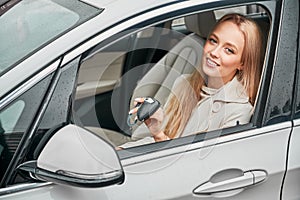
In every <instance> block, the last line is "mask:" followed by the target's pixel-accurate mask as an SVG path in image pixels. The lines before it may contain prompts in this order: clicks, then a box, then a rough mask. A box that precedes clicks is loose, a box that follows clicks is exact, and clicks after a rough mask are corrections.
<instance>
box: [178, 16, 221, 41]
mask: <svg viewBox="0 0 300 200" xmlns="http://www.w3.org/2000/svg"><path fill="white" fill-rule="evenodd" d="M184 21H185V25H186V27H187V29H188V30H190V31H192V32H194V33H196V34H197V35H199V36H200V37H202V38H205V39H206V38H207V37H208V34H209V33H210V31H211V29H212V28H213V27H214V25H215V24H216V17H215V14H214V12H213V11H207V12H202V13H197V14H194V15H190V16H187V17H185V18H184Z"/></svg>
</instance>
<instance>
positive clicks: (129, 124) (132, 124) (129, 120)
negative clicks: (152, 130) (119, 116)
mask: <svg viewBox="0 0 300 200" xmlns="http://www.w3.org/2000/svg"><path fill="white" fill-rule="evenodd" d="M131 116H132V114H128V117H127V125H128V126H129V127H132V126H134V125H136V123H137V121H138V118H137V116H135V118H134V121H133V123H131Z"/></svg>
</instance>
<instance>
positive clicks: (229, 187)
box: [193, 169, 267, 196]
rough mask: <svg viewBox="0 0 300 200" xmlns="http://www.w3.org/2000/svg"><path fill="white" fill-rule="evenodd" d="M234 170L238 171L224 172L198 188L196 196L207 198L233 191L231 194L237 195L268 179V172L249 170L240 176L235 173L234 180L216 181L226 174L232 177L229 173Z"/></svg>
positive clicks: (195, 190) (195, 191)
mask: <svg viewBox="0 0 300 200" xmlns="http://www.w3.org/2000/svg"><path fill="white" fill-rule="evenodd" d="M232 170H238V169H230V170H224V171H221V172H219V173H217V174H215V175H214V176H212V178H211V179H210V180H209V181H207V182H205V183H202V184H201V185H199V186H198V187H196V188H195V189H194V190H193V193H194V194H195V195H200V196H207V195H213V194H216V193H224V192H230V191H231V193H230V194H232V195H235V194H237V193H239V192H241V191H243V190H244V189H245V188H247V187H249V186H253V185H256V184H258V183H261V182H263V181H264V180H265V179H266V178H267V172H266V171H265V170H249V171H245V172H243V171H241V174H240V175H239V176H236V173H235V175H233V178H228V179H225V180H221V181H216V180H218V179H219V180H220V179H222V178H219V177H221V176H224V174H226V175H227V176H228V174H229V175H230V173H229V172H231V171H232ZM223 179H224V178H223ZM227 195H228V194H227Z"/></svg>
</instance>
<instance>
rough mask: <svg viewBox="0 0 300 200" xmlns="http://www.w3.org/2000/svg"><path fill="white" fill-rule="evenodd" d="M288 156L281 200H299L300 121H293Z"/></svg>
mask: <svg viewBox="0 0 300 200" xmlns="http://www.w3.org/2000/svg"><path fill="white" fill-rule="evenodd" d="M294 125H295V127H294V129H293V133H292V135H291V139H290V144H289V154H288V165H287V174H286V178H285V181H284V185H283V196H282V199H285V200H286V199H300V190H299V185H300V159H299V155H300V146H299V141H300V120H299V119H298V120H295V121H294Z"/></svg>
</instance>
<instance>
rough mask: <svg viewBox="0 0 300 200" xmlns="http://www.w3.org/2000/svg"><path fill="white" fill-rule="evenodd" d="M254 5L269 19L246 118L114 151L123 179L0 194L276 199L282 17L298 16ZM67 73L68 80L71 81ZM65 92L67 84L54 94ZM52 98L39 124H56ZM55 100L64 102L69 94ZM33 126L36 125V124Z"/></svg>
mask: <svg viewBox="0 0 300 200" xmlns="http://www.w3.org/2000/svg"><path fill="white" fill-rule="evenodd" d="M243 2H244V1H236V2H235V3H234V4H233V3H232V2H228V1H218V3H216V2H213V1H212V2H210V3H206V2H202V1H199V2H197V1H195V2H181V3H178V4H175V5H168V6H166V7H162V8H159V9H157V10H154V11H150V12H149V13H144V15H142V16H137V17H136V19H135V23H137V22H140V23H142V24H144V25H145V26H148V25H153V24H155V23H160V22H163V21H164V20H170V19H175V18H179V17H182V16H184V15H189V14H193V13H195V12H201V11H204V10H205V11H207V10H214V9H221V8H233V9H235V8H236V7H234V6H243V5H244V4H243ZM249 3H253V2H252V1H250V2H249ZM257 4H258V5H260V6H261V7H263V8H264V9H265V10H266V11H267V13H269V15H270V19H271V21H270V22H271V23H270V24H271V25H270V33H267V38H268V42H267V49H266V56H265V62H264V71H263V75H262V81H261V87H260V91H259V95H258V98H257V104H256V107H255V113H254V115H253V118H252V121H251V123H249V124H246V125H239V126H235V127H230V128H227V129H223V130H216V131H212V132H208V133H202V134H197V135H193V136H189V137H184V138H179V139H174V140H171V141H166V142H161V143H154V144H149V145H144V146H137V147H133V148H129V149H124V150H121V151H118V154H119V157H120V160H121V164H122V166H123V170H124V173H125V180H124V182H123V183H122V184H120V185H114V186H109V187H105V188H93V189H90V188H77V187H66V186H61V185H59V184H50V183H45V184H39V183H37V184H35V187H34V188H33V187H29V189H24V190H25V191H23V192H18V193H17V192H13V191H12V190H9V188H8V189H6V191H5V192H4V194H5V195H2V196H0V199H214V198H223V199H280V195H281V187H282V180H283V178H284V173H285V170H286V155H287V147H288V142H289V137H290V133H291V131H292V122H291V104H290V103H289V102H291V101H292V95H293V88H292V87H291V85H293V84H294V77H293V76H291V74H293V72H294V70H295V62H296V51H294V49H295V48H296V47H295V43H294V40H293V38H296V36H297V31H294V30H293V28H294V24H291V23H287V22H289V21H290V20H292V21H296V22H298V20H299V19H298V16H296V15H291V14H289V13H293V12H295V11H294V9H297V7H298V1H297V0H293V1H284V2H280V1H271V0H270V1H264V2H261V3H257ZM291 18H292V19H291ZM133 21H134V20H133ZM153 21H154V22H153ZM124 24H125V25H124ZM124 24H121V25H124V26H121V25H120V27H126V28H128V27H130V26H133V27H134V28H136V27H135V26H134V24H132V22H131V24H129V23H128V24H126V22H124ZM140 25H141V24H137V27H140ZM275 27H278V28H275ZM117 28H118V26H117V27H115V29H113V30H116V29H117ZM123 36H124V35H123ZM123 36H122V37H123ZM125 38H126V37H125ZM109 39H110V38H109ZM89 48H91V46H89V47H88V48H87V47H79V48H78V49H75V50H74V51H73V52H70V53H69V54H67V55H66V57H65V58H64V60H63V61H62V63H61V66H62V69H65V70H66V69H69V70H66V71H65V72H66V75H65V76H60V78H61V81H60V82H61V84H63V85H62V86H61V88H65V87H64V86H65V85H64V83H65V80H69V79H70V77H75V75H74V73H76V72H77V70H76V67H77V66H78V64H79V61H81V60H80V59H81V54H84V53H85V52H86V51H87V50H88V49H89ZM78 52H80V53H78ZM70 61H71V62H70ZM72 63H73V64H72ZM81 64H82V63H81ZM79 67H80V66H79ZM287 68H288V69H287ZM124 76H126V74H123V77H124ZM71 80H72V81H71V82H69V84H70V85H72V82H74V81H75V80H74V79H71ZM282 80H286V81H284V82H283V81H282ZM58 82H59V81H58ZM69 87H70V86H68V88H69ZM58 88H59V87H58ZM70 92H72V87H71V89H68V92H64V91H62V92H60V93H59V94H57V96H60V95H62V94H70ZM53 94H56V91H54V93H53ZM279 95H280V96H281V98H278V96H279ZM68 96H70V95H66V97H68ZM55 99H56V98H53V97H51V100H53V102H52V106H50V107H49V112H50V114H49V115H47V116H44V117H43V118H42V119H43V120H45V121H44V122H43V120H42V123H41V124H42V125H45V126H47V125H48V126H52V125H53V126H55V125H57V123H52V125H49V124H48V123H46V122H48V121H49V119H50V118H51V111H54V112H58V111H59V110H60V109H56V110H52V109H50V108H55V105H57V103H58V102H59V101H55ZM51 100H50V102H51ZM60 100H62V101H63V102H68V103H70V102H72V101H71V99H70V98H60ZM50 102H49V103H50ZM119 102H120V103H122V101H119ZM127 106H128V105H127ZM63 107H64V108H65V107H68V108H69V106H66V105H65V106H63ZM82 109H84V107H82ZM69 112H70V110H68V109H67V110H66V111H65V112H64V114H63V115H62V116H61V118H60V120H57V121H56V122H65V121H67V117H66V113H69ZM46 113H47V112H46ZM75 114H76V113H75ZM103 115H105V112H103ZM49 117H50V118H49ZM72 117H74V119H73V122H75V123H77V122H78V125H79V124H80V122H82V121H81V120H80V119H78V118H76V116H72ZM50 121H51V119H50ZM80 125H82V124H80ZM83 125H84V124H83ZM39 127H40V130H42V129H43V126H39ZM48 128H49V127H48ZM97 128H101V126H99V127H97ZM90 130H91V131H95V130H94V129H90ZM32 159H34V158H32ZM28 160H30V158H28ZM79 162H80V161H79ZM31 180H32V179H31ZM34 182H35V181H34ZM14 189H15V188H14Z"/></svg>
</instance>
